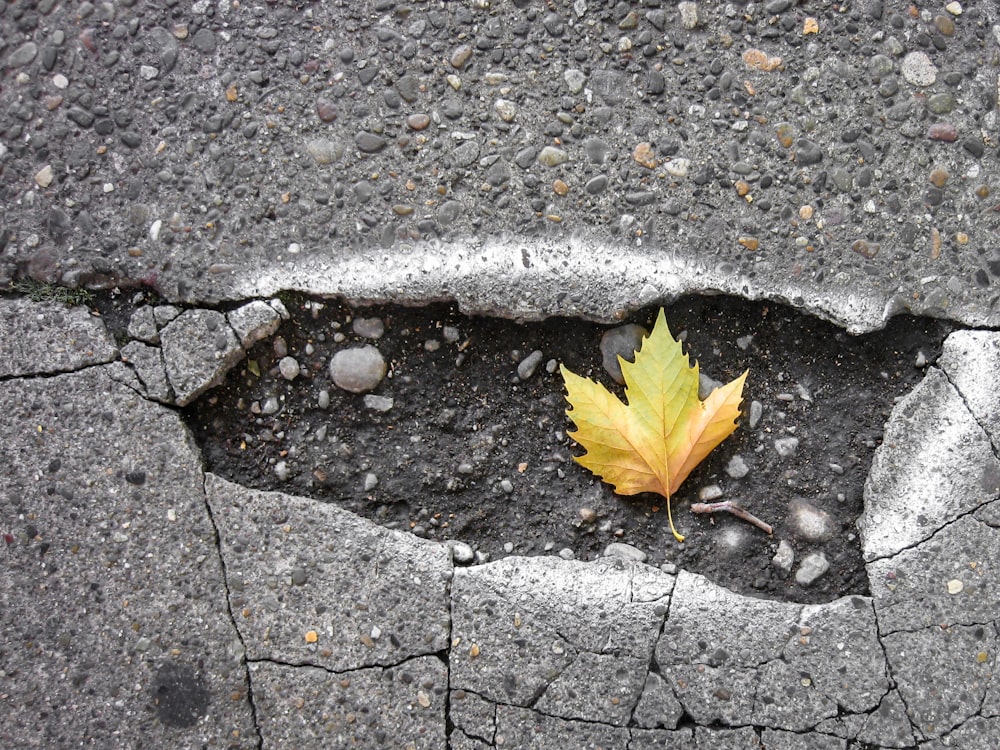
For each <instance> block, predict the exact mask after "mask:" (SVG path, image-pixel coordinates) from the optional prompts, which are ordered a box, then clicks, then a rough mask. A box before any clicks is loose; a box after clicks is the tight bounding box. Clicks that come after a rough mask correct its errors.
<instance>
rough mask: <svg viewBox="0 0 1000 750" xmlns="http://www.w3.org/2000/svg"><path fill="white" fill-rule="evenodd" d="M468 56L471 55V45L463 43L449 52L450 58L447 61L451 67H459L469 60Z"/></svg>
mask: <svg viewBox="0 0 1000 750" xmlns="http://www.w3.org/2000/svg"><path fill="white" fill-rule="evenodd" d="M470 57H472V47H470V46H469V45H468V44H463V45H462V46H460V47H456V48H455V51H454V52H452V53H451V58H450V59H449V60H448V62H450V63H451V67H453V68H456V69H461V68H462V67H464V66H465V63H467V62H468V61H469V58H470Z"/></svg>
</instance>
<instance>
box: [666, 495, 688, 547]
mask: <svg viewBox="0 0 1000 750" xmlns="http://www.w3.org/2000/svg"><path fill="white" fill-rule="evenodd" d="M667 520H668V521H670V531H671V532H673V535H674V539H676V540H677V541H678V542H683V541H684V536H683V535H682V534H680V533H679V532H678V531H677V529H676V528H675V527H674V516H673V514H672V513H671V512H670V495H667Z"/></svg>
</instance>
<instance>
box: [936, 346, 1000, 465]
mask: <svg viewBox="0 0 1000 750" xmlns="http://www.w3.org/2000/svg"><path fill="white" fill-rule="evenodd" d="M938 366H939V367H940V368H941V369H942V370H944V372H945V373H946V374H947V375H948V379H949V380H950V381H951V383H952V385H954V386H955V388H957V389H958V392H959V393H961V394H962V398H963V399H965V404H966V406H968V408H969V410H970V411H971V412H972V415H973V416H974V417H975V418H976V421H978V422H979V424H981V425H982V426H983V427H984V428H985V429H986V432H987V433H988V434H989V436H990V439H991V440H992V442H993V448H994V450H996V451H1000V334H998V333H995V332H993V331H955V332H954V333H953V334H951V335H950V336H949V337H948V338H946V339H945V341H944V348H943V350H942V352H941V357H940V359H939V360H938Z"/></svg>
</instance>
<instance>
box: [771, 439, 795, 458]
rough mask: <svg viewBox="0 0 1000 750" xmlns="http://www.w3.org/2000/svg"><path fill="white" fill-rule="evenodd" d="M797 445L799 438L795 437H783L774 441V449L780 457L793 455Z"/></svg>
mask: <svg viewBox="0 0 1000 750" xmlns="http://www.w3.org/2000/svg"><path fill="white" fill-rule="evenodd" d="M798 447H799V439H798V438H797V437H783V438H778V439H777V440H775V441H774V450H776V451H777V452H778V455H779V456H781V457H782V458H789V457H790V456H794V455H795V451H796V450H797V449H798Z"/></svg>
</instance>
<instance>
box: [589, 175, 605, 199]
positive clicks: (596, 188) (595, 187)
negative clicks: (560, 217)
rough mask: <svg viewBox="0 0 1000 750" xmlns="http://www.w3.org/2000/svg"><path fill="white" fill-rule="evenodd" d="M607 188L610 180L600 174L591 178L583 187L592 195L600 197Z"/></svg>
mask: <svg viewBox="0 0 1000 750" xmlns="http://www.w3.org/2000/svg"><path fill="white" fill-rule="evenodd" d="M607 186H608V178H607V177H606V176H605V175H603V174H599V175H597V176H596V177H591V178H590V179H589V180H587V184H586V185H584V186H583V189H584V190H586V191H587V192H588V193H590V194H591V195H599V194H600V193H603V192H604V189H605V188H606V187H607Z"/></svg>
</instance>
